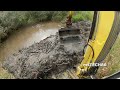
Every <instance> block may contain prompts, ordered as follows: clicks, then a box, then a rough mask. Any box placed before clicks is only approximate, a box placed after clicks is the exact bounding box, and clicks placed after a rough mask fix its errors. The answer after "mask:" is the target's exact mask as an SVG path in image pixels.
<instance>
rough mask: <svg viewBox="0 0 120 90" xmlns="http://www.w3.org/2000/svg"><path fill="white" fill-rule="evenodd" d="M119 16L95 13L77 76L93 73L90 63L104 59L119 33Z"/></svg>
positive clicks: (116, 13) (103, 12) (106, 12)
mask: <svg viewBox="0 0 120 90" xmlns="http://www.w3.org/2000/svg"><path fill="white" fill-rule="evenodd" d="M119 26H120V14H119V12H115V11H96V12H94V18H93V23H92V28H91V33H90V37H89V41H88V45H87V46H86V51H85V54H84V59H83V60H82V62H81V63H80V65H79V66H78V67H77V72H76V74H77V75H79V76H80V75H81V74H83V73H88V72H90V71H91V70H92V71H94V69H93V68H96V67H92V66H86V64H87V65H88V64H90V63H100V62H101V61H103V60H104V59H105V57H106V56H107V54H108V52H109V51H110V49H111V47H112V45H113V44H114V42H115V40H116V38H117V35H118V33H119V31H120V28H119Z"/></svg>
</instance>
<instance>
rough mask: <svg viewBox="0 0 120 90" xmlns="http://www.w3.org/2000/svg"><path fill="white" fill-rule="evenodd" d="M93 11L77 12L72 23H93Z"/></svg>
mask: <svg viewBox="0 0 120 90" xmlns="http://www.w3.org/2000/svg"><path fill="white" fill-rule="evenodd" d="M92 19H93V11H76V12H75V15H74V16H73V19H72V21H73V22H77V21H92Z"/></svg>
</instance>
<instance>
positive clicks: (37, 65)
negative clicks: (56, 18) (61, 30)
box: [3, 21, 91, 79]
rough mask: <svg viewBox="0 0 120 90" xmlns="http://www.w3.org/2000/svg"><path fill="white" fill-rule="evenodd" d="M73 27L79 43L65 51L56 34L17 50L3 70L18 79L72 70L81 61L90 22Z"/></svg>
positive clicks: (43, 76) (47, 75)
mask: <svg viewBox="0 0 120 90" xmlns="http://www.w3.org/2000/svg"><path fill="white" fill-rule="evenodd" d="M73 26H75V27H78V28H80V32H81V34H80V36H81V39H80V43H77V44H74V45H72V46H71V48H70V49H67V47H65V46H63V45H61V44H60V41H59V36H58V33H56V35H51V36H49V37H47V38H46V39H44V40H42V41H40V42H39V43H35V44H33V45H32V46H30V47H28V48H23V49H21V50H19V51H18V52H17V53H15V54H13V55H12V56H10V57H9V58H7V59H6V60H5V62H4V63H3V68H5V69H7V70H8V71H9V72H10V73H12V74H13V75H14V76H15V78H19V79H33V78H34V79H38V78H40V79H44V78H46V77H50V76H52V75H53V74H54V75H55V74H59V73H61V72H64V71H65V70H67V69H69V68H72V67H73V66H75V65H76V64H78V63H80V62H81V61H82V59H83V49H84V46H85V45H86V44H87V39H88V37H89V32H90V27H91V22H84V21H82V22H78V23H75V24H73ZM68 46H69V45H68ZM75 48H76V49H75Z"/></svg>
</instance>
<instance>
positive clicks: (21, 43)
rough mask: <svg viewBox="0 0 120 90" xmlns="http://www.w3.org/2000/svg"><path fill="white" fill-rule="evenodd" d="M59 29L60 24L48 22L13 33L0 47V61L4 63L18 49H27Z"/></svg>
mask: <svg viewBox="0 0 120 90" xmlns="http://www.w3.org/2000/svg"><path fill="white" fill-rule="evenodd" d="M59 28H61V24H59V23H55V22H50V23H40V24H37V25H35V26H30V27H26V28H24V29H20V30H18V31H16V32H14V34H12V35H11V36H10V37H9V38H8V39H7V40H6V41H5V42H3V43H2V45H1V46H0V61H4V59H5V58H7V57H8V56H9V55H11V54H13V53H15V52H16V51H18V50H19V49H22V48H24V47H28V46H30V45H32V44H34V43H36V42H39V41H40V40H43V39H45V38H46V37H48V36H50V35H54V34H55V33H56V32H57V31H58V29H59Z"/></svg>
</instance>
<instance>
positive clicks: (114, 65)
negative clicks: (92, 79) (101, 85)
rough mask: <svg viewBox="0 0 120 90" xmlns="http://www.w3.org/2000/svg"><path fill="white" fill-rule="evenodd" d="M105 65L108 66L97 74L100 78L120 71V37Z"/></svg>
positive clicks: (100, 69) (101, 68)
mask: <svg viewBox="0 0 120 90" xmlns="http://www.w3.org/2000/svg"><path fill="white" fill-rule="evenodd" d="M104 63H107V66H106V67H100V68H99V70H98V73H97V76H98V77H100V78H102V77H104V76H109V75H111V74H113V73H115V72H117V71H120V35H119V36H118V38H117V40H116V42H115V44H114V45H113V47H112V49H111V50H110V52H109V54H108V55H107V57H106V58H105V60H104Z"/></svg>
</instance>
